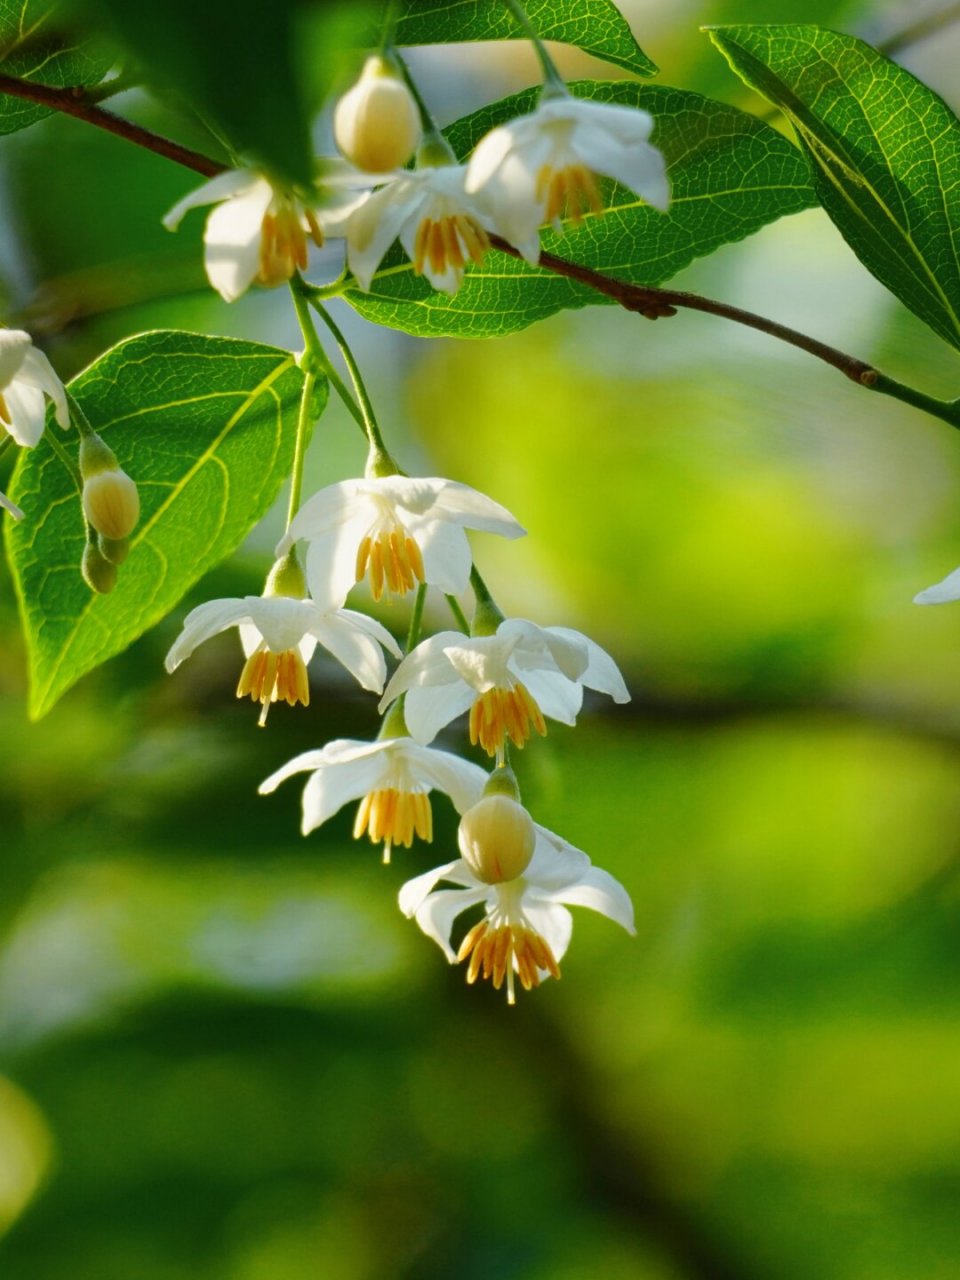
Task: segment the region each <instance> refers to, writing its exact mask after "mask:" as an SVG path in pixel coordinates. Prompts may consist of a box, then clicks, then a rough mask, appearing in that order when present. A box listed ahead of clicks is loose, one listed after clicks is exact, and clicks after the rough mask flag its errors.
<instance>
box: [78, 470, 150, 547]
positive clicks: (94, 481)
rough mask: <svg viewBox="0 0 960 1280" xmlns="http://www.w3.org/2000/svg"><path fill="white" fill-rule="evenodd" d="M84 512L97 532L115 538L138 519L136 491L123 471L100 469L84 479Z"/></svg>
mask: <svg viewBox="0 0 960 1280" xmlns="http://www.w3.org/2000/svg"><path fill="white" fill-rule="evenodd" d="M83 511H84V515H85V516H86V517H87V519H88V520H89V521H90V523H91V524H92V525H93V527H94V529H96V531H97V533H99V534H101V535H102V536H103V537H104V538H108V539H110V540H111V541H114V542H119V541H120V540H121V539H123V538H126V537H127V536H128V535H129V534H131V533H132V532H133V530H134V527H135V525H136V523H137V521H138V520H139V519H140V495H139V494H138V493H137V486H136V485H135V484H134V482H133V481H132V480H131V479H130V477H129V476H128V475H127V473H126V472H125V471H121V470H120V468H119V467H118V468H117V469H116V470H114V471H100V472H99V473H97V474H96V475H92V476H90V477H89V478H88V479H85V480H84V484H83Z"/></svg>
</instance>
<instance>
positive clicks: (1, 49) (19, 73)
mask: <svg viewBox="0 0 960 1280" xmlns="http://www.w3.org/2000/svg"><path fill="white" fill-rule="evenodd" d="M57 17H58V14H57V8H56V6H55V5H53V4H51V3H49V0H0V74H2V75H5V76H15V77H16V78H17V79H18V80H35V81H37V82H38V83H39V84H45V85H49V86H50V87H51V88H54V89H64V88H68V87H73V86H75V85H84V86H87V87H89V86H90V85H95V84H99V83H100V81H101V80H102V79H103V77H104V76H105V75H106V73H107V72H108V71H109V69H110V64H111V62H112V57H111V55H110V54H109V53H106V52H104V51H103V49H99V48H97V47H95V46H93V45H91V44H89V43H87V42H82V41H81V40H80V39H79V38H77V37H75V36H71V35H69V34H67V33H65V32H63V31H61V30H60V29H59V26H58V23H57ZM50 113H51V108H50V107H39V106H37V105H35V104H34V103H32V102H24V101H23V99H22V98H13V97H11V96H9V95H8V94H0V134H5V133H16V132H17V130H18V129H26V127H27V126H28V125H31V124H35V123H36V122H37V121H38V120H42V119H43V118H44V116H48V115H50Z"/></svg>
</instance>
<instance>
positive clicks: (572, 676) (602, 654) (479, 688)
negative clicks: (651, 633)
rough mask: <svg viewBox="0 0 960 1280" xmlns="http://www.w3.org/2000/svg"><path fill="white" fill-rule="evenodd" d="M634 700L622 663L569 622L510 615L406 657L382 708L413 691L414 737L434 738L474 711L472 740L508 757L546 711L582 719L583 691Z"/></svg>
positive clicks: (407, 705) (407, 704)
mask: <svg viewBox="0 0 960 1280" xmlns="http://www.w3.org/2000/svg"><path fill="white" fill-rule="evenodd" d="M584 687H586V688H588V689H596V690H597V691H598V692H600V693H606V694H609V696H610V697H611V698H613V700H614V702H629V700H630V694H629V693H628V691H627V687H626V685H625V684H624V682H623V677H622V676H621V674H620V672H619V670H618V669H617V666H616V663H615V662H614V661H613V659H612V658H611V657H610V655H609V654H608V653H607V652H606V651H605V650H604V649H601V648H600V646H599V645H598V644H595V643H594V642H593V641H592V640H590V639H588V638H587V637H586V636H585V635H583V634H581V632H579V631H573V630H571V629H570V628H568V627H539V626H537V625H536V623H533V622H528V621H527V620H526V619H524V618H507V619H505V620H504V621H503V622H501V623H500V625H499V627H498V628H497V630H496V632H495V633H494V634H493V635H489V636H465V635H463V633H462V632H459V631H441V632H438V633H437V634H436V635H433V636H430V637H429V638H428V639H426V640H424V641H423V642H422V643H421V644H419V645H418V646H417V647H416V649H414V650H413V652H412V653H410V654H408V655H407V657H405V658H404V660H403V661H402V662H401V663H400V666H399V667H398V668H397V669H396V671H395V672H394V673H393V676H392V677H391V679H390V682H389V684H388V685H387V687H386V690H385V691H384V695H383V699H382V701H381V704H380V707H381V710H383V708H385V707H386V706H388V705H389V704H390V703H391V702H393V701H394V700H395V699H396V698H399V697H400V696H401V694H405V695H406V696H405V699H404V715H405V717H406V722H407V725H408V726H409V729H410V734H411V736H412V737H414V738H416V740H417V741H418V742H423V743H427V742H431V741H432V740H433V738H434V737H435V736H436V735H437V733H438V732H439V731H440V730H441V729H442V728H443V726H444V725H446V724H449V723H450V721H451V720H454V719H456V717H457V716H459V715H461V714H462V713H463V712H465V711H469V712H470V740H471V742H473V743H479V744H480V746H481V747H483V749H484V751H486V752H487V753H488V754H489V755H497V756H499V757H500V758H502V755H503V749H504V743H505V742H506V740H507V738H509V739H510V740H511V741H512V742H513V743H514V745H516V746H518V747H522V746H523V745H524V743H525V742H526V741H527V739H528V738H529V737H530V736H531V733H532V730H534V729H536V731H537V732H538V733H540V734H543V733H546V725H545V723H544V717H547V718H549V719H551V720H559V721H560V722H561V723H562V724H574V723H575V722H576V718H577V713H578V712H579V710H580V706H581V704H582V701H583V689H584Z"/></svg>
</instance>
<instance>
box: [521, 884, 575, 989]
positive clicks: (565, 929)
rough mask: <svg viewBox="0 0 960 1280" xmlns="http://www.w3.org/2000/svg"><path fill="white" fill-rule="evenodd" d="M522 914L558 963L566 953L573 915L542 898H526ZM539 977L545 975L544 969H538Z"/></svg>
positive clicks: (571, 931)
mask: <svg viewBox="0 0 960 1280" xmlns="http://www.w3.org/2000/svg"><path fill="white" fill-rule="evenodd" d="M523 914H524V916H525V918H526V919H527V921H528V922H529V924H530V925H531V926H532V927H533V928H534V929H536V931H537V933H539V934H540V936H541V937H542V938H543V939H544V940H545V941H546V943H547V946H548V947H549V948H550V950H551V951H552V952H553V958H554V960H556V961H557V962H558V963H559V962H560V961H561V960H562V959H563V957H564V955H565V954H566V951H567V947H569V945H570V938H571V935H572V934H573V916H572V915H571V914H570V912H569V911H568V910H567V909H566V907H562V906H560V904H559V903H557V902H546V901H543V900H542V899H534V898H526V899H524V903H523ZM538 972H539V974H540V976H541V978H542V977H544V976H546V970H545V969H539V970H538Z"/></svg>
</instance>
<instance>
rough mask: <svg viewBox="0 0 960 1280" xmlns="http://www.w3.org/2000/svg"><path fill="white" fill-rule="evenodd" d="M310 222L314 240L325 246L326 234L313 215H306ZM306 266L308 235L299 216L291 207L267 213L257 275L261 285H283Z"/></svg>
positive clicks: (261, 232)
mask: <svg viewBox="0 0 960 1280" xmlns="http://www.w3.org/2000/svg"><path fill="white" fill-rule="evenodd" d="M307 222H308V225H309V227H310V234H311V235H312V236H313V239H314V241H315V242H316V243H317V244H322V243H323V234H322V232H321V231H320V227H319V225H318V224H317V222H316V219H315V218H314V217H313V215H312V214H308V215H307ZM317 235H319V236H320V239H319V240H317ZM306 265H307V236H306V232H305V231H304V229H303V223H302V222H301V220H300V215H299V214H298V213H297V212H296V211H295V210H294V208H293V207H292V206H291V205H289V204H285V205H281V206H280V208H278V209H277V210H276V211H275V212H268V213H266V214H264V217H263V224H262V226H261V229H260V270H259V272H258V273H257V279H258V280H259V281H260V283H261V284H265V285H278V284H283V283H284V282H285V281H287V280H289V279H290V277H291V276H292V275H293V273H294V272H295V271H296V270H297V268H298V267H299V269H300V270H301V271H303V270H304V269H305V268H306Z"/></svg>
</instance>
